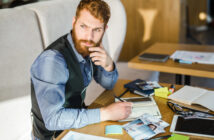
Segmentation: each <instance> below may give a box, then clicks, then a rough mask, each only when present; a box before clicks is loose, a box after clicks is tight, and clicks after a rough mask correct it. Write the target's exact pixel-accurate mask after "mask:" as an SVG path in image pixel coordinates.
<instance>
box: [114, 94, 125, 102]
mask: <svg viewBox="0 0 214 140" xmlns="http://www.w3.org/2000/svg"><path fill="white" fill-rule="evenodd" d="M114 97H115V98H116V99H118V100H119V101H121V102H126V101H125V100H123V99H121V98H120V97H117V96H116V95H114Z"/></svg>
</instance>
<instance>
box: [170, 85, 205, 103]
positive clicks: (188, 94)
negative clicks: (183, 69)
mask: <svg viewBox="0 0 214 140" xmlns="http://www.w3.org/2000/svg"><path fill="white" fill-rule="evenodd" d="M206 91H207V90H205V89H202V88H198V87H191V86H184V87H183V88H181V89H179V90H178V91H176V92H175V93H173V94H171V95H170V96H169V97H168V98H169V99H172V100H174V101H178V102H181V103H185V104H188V105H191V103H192V102H193V101H194V100H196V99H197V98H200V96H202V95H203V94H204V93H205V92H206Z"/></svg>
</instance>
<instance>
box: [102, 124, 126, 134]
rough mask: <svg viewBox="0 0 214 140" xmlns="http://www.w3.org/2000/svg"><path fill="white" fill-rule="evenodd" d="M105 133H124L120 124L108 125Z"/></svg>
mask: <svg viewBox="0 0 214 140" xmlns="http://www.w3.org/2000/svg"><path fill="white" fill-rule="evenodd" d="M105 134H106V135H108V134H123V129H122V127H121V126H120V125H107V126H106V128H105Z"/></svg>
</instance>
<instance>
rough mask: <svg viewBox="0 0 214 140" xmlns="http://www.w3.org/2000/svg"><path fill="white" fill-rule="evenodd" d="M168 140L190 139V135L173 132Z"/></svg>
mask: <svg viewBox="0 0 214 140" xmlns="http://www.w3.org/2000/svg"><path fill="white" fill-rule="evenodd" d="M168 140H189V137H188V136H184V135H180V134H175V133H173V134H172V136H171V137H170V138H168Z"/></svg>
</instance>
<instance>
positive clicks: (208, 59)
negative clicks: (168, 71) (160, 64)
mask: <svg viewBox="0 0 214 140" xmlns="http://www.w3.org/2000/svg"><path fill="white" fill-rule="evenodd" d="M170 58H171V59H173V60H175V59H179V60H184V61H190V62H193V63H201V64H214V53H210V52H196V51H175V52H174V53H173V54H172V55H171V56H170Z"/></svg>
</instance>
